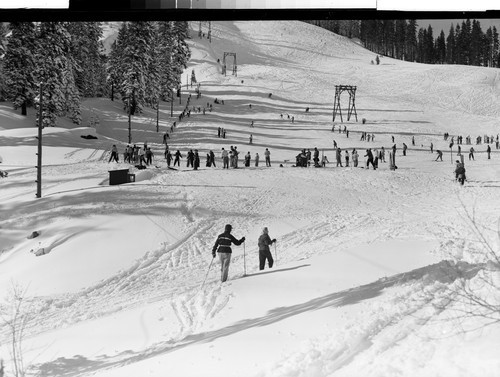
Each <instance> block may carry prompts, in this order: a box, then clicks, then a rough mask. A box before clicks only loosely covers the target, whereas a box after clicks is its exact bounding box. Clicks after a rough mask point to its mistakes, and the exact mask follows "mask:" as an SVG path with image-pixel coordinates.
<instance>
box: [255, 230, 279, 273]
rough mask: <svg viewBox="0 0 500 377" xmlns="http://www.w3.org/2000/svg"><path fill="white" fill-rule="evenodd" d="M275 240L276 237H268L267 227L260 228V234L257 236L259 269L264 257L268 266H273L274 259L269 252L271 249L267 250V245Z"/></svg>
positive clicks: (263, 263)
mask: <svg viewBox="0 0 500 377" xmlns="http://www.w3.org/2000/svg"><path fill="white" fill-rule="evenodd" d="M274 242H276V238H273V239H271V237H269V230H268V229H267V227H265V228H264V229H262V234H261V235H260V237H259V242H258V244H259V270H263V269H264V266H265V264H266V259H267V261H268V264H269V268H272V267H273V264H274V259H273V256H272V254H271V250H269V246H270V245H272V244H273V243H274Z"/></svg>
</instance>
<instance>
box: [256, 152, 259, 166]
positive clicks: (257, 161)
mask: <svg viewBox="0 0 500 377" xmlns="http://www.w3.org/2000/svg"><path fill="white" fill-rule="evenodd" d="M258 166H259V154H258V153H255V167H258Z"/></svg>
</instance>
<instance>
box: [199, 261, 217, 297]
mask: <svg viewBox="0 0 500 377" xmlns="http://www.w3.org/2000/svg"><path fill="white" fill-rule="evenodd" d="M214 259H215V257H214V258H212V260H211V261H210V265H209V266H208V271H207V274H206V275H205V280H203V284H202V285H201V287H200V291H201V290H202V289H203V287H204V285H205V282H206V281H207V277H208V273H209V272H210V268H212V263H214Z"/></svg>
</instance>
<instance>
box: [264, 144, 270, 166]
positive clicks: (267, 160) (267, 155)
mask: <svg viewBox="0 0 500 377" xmlns="http://www.w3.org/2000/svg"><path fill="white" fill-rule="evenodd" d="M264 156H265V157H266V166H268V167H270V166H271V152H269V149H267V148H266V151H265V152H264Z"/></svg>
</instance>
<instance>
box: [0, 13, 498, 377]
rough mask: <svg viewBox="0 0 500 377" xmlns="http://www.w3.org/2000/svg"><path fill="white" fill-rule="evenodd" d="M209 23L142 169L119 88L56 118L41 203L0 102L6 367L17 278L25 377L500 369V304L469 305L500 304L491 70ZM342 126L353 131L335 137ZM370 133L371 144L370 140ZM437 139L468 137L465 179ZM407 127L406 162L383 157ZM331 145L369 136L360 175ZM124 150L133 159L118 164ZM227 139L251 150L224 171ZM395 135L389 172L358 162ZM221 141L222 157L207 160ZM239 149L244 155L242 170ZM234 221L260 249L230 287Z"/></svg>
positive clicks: (240, 252)
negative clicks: (228, 256)
mask: <svg viewBox="0 0 500 377" xmlns="http://www.w3.org/2000/svg"><path fill="white" fill-rule="evenodd" d="M198 27H199V24H198V22H193V23H192V24H191V28H192V29H191V39H190V40H189V42H188V43H189V45H190V48H191V50H192V57H191V61H190V63H189V66H188V68H187V69H186V71H185V73H184V74H183V84H184V87H183V93H182V97H181V99H180V101H179V99H178V98H176V99H175V103H174V104H173V117H172V116H171V108H170V103H163V102H162V103H161V108H160V112H159V113H160V117H159V121H158V132H157V123H156V122H157V121H156V111H154V110H146V111H145V112H144V114H142V115H141V116H134V117H132V142H133V143H137V144H139V145H142V144H143V143H145V142H147V144H148V146H150V147H152V149H153V151H154V153H155V159H154V163H153V164H152V165H150V166H148V167H147V169H144V170H138V169H137V168H136V167H135V166H134V164H128V163H124V162H123V155H122V152H123V150H124V148H125V147H126V145H127V140H128V118H127V114H125V113H124V111H123V106H122V104H121V102H120V100H118V99H115V101H111V100H110V99H107V98H98V99H86V100H85V101H84V102H83V105H82V109H83V124H82V125H81V126H75V125H72V124H71V123H70V121H69V120H66V119H59V123H58V125H57V127H52V128H45V129H44V130H43V176H42V197H41V198H36V197H35V194H36V183H35V180H36V169H35V165H36V152H37V139H36V136H37V132H38V131H37V128H36V127H35V114H34V110H33V109H31V110H30V111H29V114H28V117H23V116H21V115H20V112H19V111H14V110H13V109H12V108H11V104H9V103H1V104H0V156H1V157H2V160H3V162H2V163H1V164H0V169H1V170H2V171H6V172H8V176H7V177H6V178H0V213H1V217H0V297H5V300H4V306H3V308H4V312H3V315H2V318H1V319H2V321H1V323H0V329H1V332H0V334H1V338H0V339H1V340H0V346H1V348H0V358H2V359H4V363H5V371H6V373H7V375H11V373H12V362H11V357H12V354H11V352H10V350H11V345H12V341H11V337H10V335H9V334H10V333H9V328H8V326H7V322H8V320H9V318H10V317H9V310H10V307H9V304H8V297H9V296H10V295H12V292H13V290H14V287H16V286H17V287H20V288H21V289H22V291H23V292H24V293H23V301H22V307H21V313H23V314H27V315H28V320H27V323H26V327H25V329H24V333H23V338H22V357H23V361H24V365H25V366H26V369H27V370H28V375H37V376H68V377H69V376H72V377H73V376H75V377H76V376H82V377H83V376H96V377H124V376H158V377H160V376H162V377H164V376H166V375H168V376H181V377H187V376H203V377H209V376H217V377H234V376H240V377H247V376H248V377H251V376H252V377H257V376H259V377H264V376H273V377H276V376H287V377H288V376H293V377H299V376H300V377H306V376H307V377H309V376H311V377H312V376H314V377H319V376H335V377H341V376H342V377H344V376H346V377H347V376H349V377H351V376H374V377H375V376H380V377H386V376H405V377H408V376H414V377H417V376H418V377H422V376H445V377H447V376H467V377H473V376H477V377H479V376H481V377H485V376H491V377H493V376H498V375H499V374H500V358H499V357H498V349H499V348H500V324H498V323H497V322H498V319H499V318H500V317H499V314H498V312H497V313H496V315H495V313H494V311H493V314H492V313H491V312H488V311H485V308H484V306H480V305H479V306H477V305H474V303H470V302H468V301H466V298H463V297H461V295H460V292H463V289H468V288H471V289H473V292H475V293H476V294H478V295H479V296H481V297H484V298H485V299H486V301H487V302H489V303H491V304H492V306H493V307H495V305H496V308H498V307H499V306H498V305H499V304H498V303H499V302H500V294H499V292H498V289H492V287H493V288H494V287H495V284H496V287H497V288H498V287H499V286H500V272H499V268H498V267H499V266H498V264H497V262H498V260H497V261H495V260H494V255H495V253H496V254H497V255H498V250H499V241H498V232H497V230H498V217H499V213H500V199H499V195H498V192H499V188H500V179H499V177H500V153H498V150H497V149H496V148H495V143H493V144H490V145H491V147H492V149H493V152H492V154H491V159H488V158H487V154H486V144H484V143H482V144H478V145H476V143H475V138H476V137H477V136H481V137H483V135H488V136H490V135H491V136H494V137H496V135H497V134H498V133H499V132H500V127H499V124H498V119H499V116H500V107H499V106H498V103H500V80H499V75H498V70H497V69H492V68H481V67H468V66H459V65H454V66H447V65H439V66H435V65H425V64H417V63H410V62H403V61H398V60H393V59H390V58H388V57H381V63H380V65H377V64H372V61H373V60H374V59H375V54H374V53H372V52H370V51H367V50H365V49H364V48H363V47H361V46H360V45H359V44H356V43H354V42H353V41H351V40H349V39H348V38H345V37H341V36H338V35H335V34H333V33H330V32H328V31H326V30H324V29H320V28H318V27H315V26H313V25H310V24H306V23H302V22H298V21H279V22H270V21H262V22H259V21H238V22H229V21H225V22H212V25H211V27H212V40H211V42H210V41H209V40H207V39H206V38H199V37H198ZM203 27H204V28H206V25H204V26H203ZM204 32H205V33H206V30H204ZM110 34H112V33H110V32H109V30H108V31H107V35H110ZM224 52H232V53H236V58H237V75H233V74H232V65H233V60H232V57H229V58H226V62H227V64H228V70H227V74H226V75H222V74H221V68H222V67H221V63H222V60H223V55H224ZM193 70H194V72H195V74H196V79H197V81H198V83H200V90H201V98H197V96H196V92H195V89H196V84H194V85H192V86H187V85H186V84H187V81H190V77H191V72H192V71H193ZM335 85H354V86H356V87H357V91H356V102H355V104H356V110H357V114H353V115H352V116H351V118H350V120H347V107H348V101H349V95H348V94H347V93H345V92H344V93H343V94H342V96H341V103H342V117H343V119H342V120H343V122H341V120H340V116H339V115H338V114H337V116H336V119H335V126H336V128H335V131H334V132H332V125H333V124H334V123H333V122H332V119H333V118H332V116H333V113H332V109H333V100H334V96H335ZM269 94H272V95H271V96H270V95H269ZM188 95H191V100H190V106H189V108H190V109H192V108H193V106H195V107H196V108H197V107H200V108H203V107H205V108H206V112H205V114H203V112H197V111H193V110H192V112H191V114H190V116H189V117H185V118H184V119H182V121H179V119H178V115H179V114H180V112H181V111H182V110H183V109H184V108H185V106H186V100H187V96H188ZM215 99H218V101H219V102H220V101H222V100H223V101H224V104H221V103H214V100H215ZM210 104H211V105H212V106H213V108H212V111H209V109H208V106H207V105H210ZM250 105H251V106H250ZM306 108H309V111H308V112H306V111H305V109H306ZM288 116H290V118H288ZM292 117H293V122H292ZM363 118H364V119H365V120H366V123H364V124H363V122H362V119H363ZM97 119H98V122H96V120H97ZM174 121H176V122H177V125H176V127H175V129H174V131H173V132H170V129H171V127H172V124H173V122H174ZM252 121H253V122H254V126H253V127H251V122H252ZM344 126H345V127H346V128H347V129H348V130H349V137H347V134H346V133H344V132H341V133H339V131H338V130H339V128H341V130H343V128H344ZM218 127H222V128H224V129H226V131H227V134H226V138H225V139H223V138H220V137H218V136H217V133H218ZM165 132H169V134H170V138H169V139H168V145H169V147H170V150H171V151H173V152H175V151H176V150H178V149H179V150H180V151H181V153H182V154H183V156H184V158H183V159H182V160H181V166H180V167H176V170H173V169H169V168H168V167H167V163H166V161H165V159H164V156H163V151H164V145H162V139H163V135H164V133H165ZM362 132H368V133H369V134H373V135H374V136H375V138H374V140H373V141H370V142H367V141H361V140H360V136H361V133H362ZM444 133H449V134H450V137H451V136H453V137H454V138H455V139H456V137H457V136H458V135H463V136H464V138H465V137H466V136H467V135H470V136H471V137H472V139H473V141H474V142H473V145H462V152H463V155H464V157H465V167H466V169H467V181H466V183H465V185H464V186H460V185H459V184H458V183H457V182H456V181H455V177H454V167H455V160H457V159H459V156H457V146H456V142H455V146H454V148H453V149H452V153H450V149H449V143H450V139H448V140H444V137H443V134H444ZM85 135H94V136H96V137H97V139H85V138H82V137H81V136H85ZM250 135H252V137H253V142H252V144H249V137H250ZM393 136H394V138H395V141H394V143H395V144H396V145H397V148H398V151H397V156H396V165H397V167H398V168H397V169H396V170H390V169H389V163H388V161H389V157H388V153H389V151H390V149H391V147H392V145H393V142H392V137H393ZM412 137H415V140H416V142H415V145H413V144H412V140H411V138H412ZM333 140H335V141H336V143H337V144H338V146H339V147H340V148H342V150H345V149H347V150H348V151H349V153H351V151H352V149H353V148H356V150H358V152H359V154H360V165H359V166H358V167H356V168H355V167H353V166H352V165H351V166H350V167H345V166H344V167H337V166H336V165H337V164H336V161H335V151H334V149H333ZM403 143H406V144H407V145H408V151H407V155H406V156H402V144H403ZM431 143H433V146H434V153H431V151H430V144H431ZM113 144H116V145H117V146H118V149H119V151H120V162H119V163H116V162H108V161H109V157H110V150H111V147H112V145H113ZM230 146H237V148H238V150H239V151H240V156H239V167H238V168H237V169H233V168H230V169H222V162H221V158H220V152H221V148H225V149H229V148H230ZM382 146H384V147H385V149H386V161H387V162H381V161H380V162H379V169H377V170H373V169H372V168H370V169H367V168H365V158H364V157H363V156H364V155H365V150H366V149H367V148H372V149H377V150H380V149H381V147H382ZM471 146H472V147H474V149H475V150H476V152H475V160H470V161H469V158H468V151H469V148H470V147H471ZM314 147H317V148H318V149H319V150H320V157H321V156H324V155H326V156H327V157H328V160H329V163H327V164H326V167H324V168H315V167H313V166H312V165H311V167H308V168H303V167H295V166H294V165H295V156H296V155H297V154H298V153H299V152H300V151H301V150H302V149H303V148H306V149H311V151H312V150H313V148H314ZM266 148H268V149H269V150H270V152H271V167H266V164H265V161H264V151H265V149H266ZM189 149H198V151H199V152H200V157H201V167H200V169H198V170H196V171H195V170H193V169H192V168H188V167H186V160H185V156H186V152H187V151H188V150H189ZM437 149H440V150H442V151H443V152H444V154H443V161H436V157H437V154H436V152H435V151H436V150H437ZM210 150H213V151H214V152H215V154H216V156H217V159H216V164H217V167H206V166H205V156H206V153H207V152H208V151H210ZM247 152H250V153H251V156H252V163H251V167H244V166H243V162H242V160H243V156H244V155H245V154H247ZM256 153H259V155H260V156H261V160H260V164H259V166H258V167H255V166H254V157H255V154H256ZM342 162H343V164H345V161H342ZM124 168H125V169H127V168H128V169H130V170H129V171H130V173H132V174H135V182H131V183H126V184H121V185H109V173H108V171H110V170H115V169H124ZM225 224H232V226H233V231H232V233H233V235H234V236H235V237H236V238H238V239H239V238H241V237H243V236H245V237H246V241H245V243H244V244H242V245H241V246H233V254H232V261H231V265H230V270H229V279H228V281H227V282H225V283H221V281H220V263H219V260H218V258H216V259H212V247H213V245H214V243H215V240H216V238H217V235H218V234H220V233H222V232H223V230H224V226H225ZM263 227H268V228H269V233H270V236H271V238H276V239H277V242H276V244H275V245H272V246H271V251H272V254H273V257H274V259H275V266H274V267H273V268H271V269H269V268H268V266H267V265H266V268H265V269H264V270H263V271H259V269H258V247H257V239H258V237H259V235H260V234H261V231H262V228H263ZM35 231H36V232H38V234H39V235H38V236H37V237H32V233H33V232H35ZM37 254H38V256H37ZM463 284H465V288H462V287H463ZM457 292H458V293H457ZM6 311H7V312H6Z"/></svg>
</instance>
